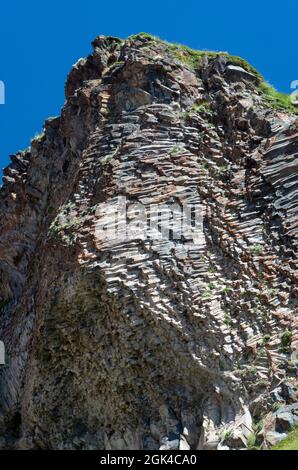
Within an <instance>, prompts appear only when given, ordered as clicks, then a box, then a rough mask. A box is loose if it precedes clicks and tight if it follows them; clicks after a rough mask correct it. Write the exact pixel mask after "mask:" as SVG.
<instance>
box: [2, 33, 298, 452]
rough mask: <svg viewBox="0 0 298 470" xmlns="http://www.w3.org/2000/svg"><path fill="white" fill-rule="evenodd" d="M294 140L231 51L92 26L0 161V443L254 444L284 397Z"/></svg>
mask: <svg viewBox="0 0 298 470" xmlns="http://www.w3.org/2000/svg"><path fill="white" fill-rule="evenodd" d="M297 154H298V120H297V118H296V117H295V115H294V114H291V113H288V112H286V111H282V110H274V109H271V108H270V107H269V106H268V104H266V102H265V100H264V97H263V95H262V92H261V91H260V78H259V77H258V75H256V74H254V73H253V71H252V70H251V68H249V69H247V70H246V69H245V67H244V68H243V67H240V66H239V63H236V62H235V59H234V61H233V59H232V58H231V57H229V56H228V55H227V54H225V53H218V54H209V53H197V54H195V53H192V54H191V53H190V52H189V51H187V50H184V49H183V48H179V47H178V46H172V45H169V44H167V43H164V42H162V41H160V40H157V39H154V38H151V37H150V36H148V35H138V36H135V37H131V38H128V39H127V40H126V41H121V40H118V39H116V38H110V37H98V38H96V39H95V41H94V42H93V53H92V55H90V56H89V57H88V58H86V59H80V60H79V61H78V62H77V64H76V65H74V67H73V69H72V70H71V72H70V75H69V77H68V79H67V83H66V103H65V105H64V107H63V109H62V113H61V116H60V117H57V118H51V119H49V120H48V121H46V123H45V130H44V133H43V134H42V135H41V136H39V137H38V138H36V139H35V140H33V141H32V143H31V147H30V148H29V149H27V150H25V151H24V152H20V153H18V154H17V155H15V156H13V157H12V163H11V165H10V166H9V167H8V168H6V169H5V171H4V184H3V186H2V188H1V195H0V211H1V222H0V300H1V303H0V307H1V315H0V340H2V341H3V343H4V344H5V352H6V365H5V366H0V367H1V370H0V374H1V375H0V380H1V388H0V404H1V414H0V435H1V438H0V441H1V442H0V443H1V446H2V447H3V448H7V449H10V448H13V449H118V450H121V449H220V448H245V447H246V446H248V445H249V441H250V436H251V434H252V433H253V432H254V423H255V422H256V421H257V420H259V419H260V418H262V417H263V416H265V415H266V414H267V413H268V412H269V411H270V410H274V407H275V405H274V401H275V402H276V401H277V402H278V401H280V402H281V403H285V404H286V403H287V400H288V398H286V397H285V395H283V396H279V395H278V393H277V392H274V390H275V389H276V388H277V387H278V386H279V385H280V384H281V383H282V384H283V383H287V384H288V385H287V386H288V388H289V389H290V390H292V392H293V393H294V395H295V390H294V389H292V385H291V383H295V381H296V379H295V377H296V374H297V367H296V362H295V361H296V348H297V342H298V328H297V327H298V323H297V270H296V267H297V234H298V231H297V220H298V218H297V214H298V182H297V170H298V157H297ZM181 220H182V222H181ZM180 222H181V223H180ZM293 390H294V391H293ZM292 392H291V393H292ZM281 393H282V392H281ZM293 393H292V395H291V401H292V402H295V400H296V397H295V396H293ZM277 395H278V397H277ZM260 435H262V433H261V434H260ZM262 439H265V440H264V445H266V436H265V435H264V432H263V437H262Z"/></svg>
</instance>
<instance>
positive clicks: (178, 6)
mask: <svg viewBox="0 0 298 470" xmlns="http://www.w3.org/2000/svg"><path fill="white" fill-rule="evenodd" d="M297 13H298V2H297V0H295V1H288V0H284V1H282V2H272V1H267V0H263V1H262V0H258V1H255V0H251V1H247V2H243V1H240V0H238V1H216V0H209V1H208V0H204V1H199V0H196V1H195V0H193V1H188V0H183V1H178V0H176V1H175V0H172V1H163V0H157V1H156V0H149V1H148V2H144V3H143V2H141V0H140V1H135V0H133V1H129V0H127V1H124V0H123V1H118V0H110V1H109V0H105V1H100V0H97V1H96V0H81V1H77V0H71V1H70V0H59V1H58V0H51V1H50V2H43V1H36V0H27V1H25V0H10V1H6V2H5V3H4V2H1V27H0V48H1V62H0V80H2V81H4V83H5V85H6V104H5V105H0V167H3V166H5V165H6V164H7V163H8V160H9V158H8V157H9V154H11V153H14V152H15V151H17V150H19V149H22V148H25V147H27V146H28V145H29V143H30V138H31V137H33V136H34V134H35V133H36V132H39V131H40V130H41V129H42V125H43V121H44V120H45V119H46V118H47V117H48V116H53V115H57V114H59V112H60V108H61V106H62V105H63V101H64V82H65V78H66V75H67V74H68V72H69V70H70V68H71V66H72V64H74V63H75V62H76V61H77V59H78V58H80V57H84V56H86V55H87V54H89V53H90V51H91V46H90V42H91V40H92V39H93V38H94V37H95V36H97V35H99V34H107V35H113V36H119V37H122V38H125V37H127V36H129V35H131V34H134V33H137V32H140V31H146V32H149V33H152V34H155V35H157V36H160V37H161V38H162V39H166V40H168V41H173V42H179V43H183V44H186V45H188V46H190V47H192V48H196V49H212V50H222V51H229V52H230V53H232V54H235V55H240V56H242V57H244V58H246V59H247V60H248V61H249V62H251V63H252V64H253V65H254V66H255V67H256V68H258V69H259V71H260V72H261V73H262V74H263V75H264V76H265V78H266V79H267V80H268V81H269V82H271V83H272V84H273V85H274V86H275V87H276V88H277V89H278V90H280V91H284V92H287V93H290V92H291V90H290V83H291V82H292V81H293V80H298V60H297V59H298V57H297V56H298V54H297V18H298V14H297Z"/></svg>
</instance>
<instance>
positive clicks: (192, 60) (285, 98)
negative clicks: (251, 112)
mask: <svg viewBox="0 0 298 470" xmlns="http://www.w3.org/2000/svg"><path fill="white" fill-rule="evenodd" d="M138 38H142V39H147V40H148V41H149V42H150V41H158V42H162V43H163V44H165V45H166V50H167V51H168V52H171V53H172V54H173V55H174V57H175V58H177V59H178V60H180V61H181V62H183V63H185V64H187V65H189V66H190V67H192V68H196V67H198V66H199V65H200V63H201V61H202V59H203V58H209V59H212V58H215V57H218V56H225V57H226V58H227V60H228V62H229V63H231V64H233V65H237V66H239V67H242V68H243V69H244V70H246V71H247V72H249V73H251V74H253V75H255V77H256V80H257V86H258V88H259V92H260V95H261V96H262V97H263V99H264V101H265V102H266V103H267V104H268V106H270V107H271V108H273V109H279V110H285V111H288V112H290V113H294V114H298V107H297V106H295V105H293V103H292V102H291V97H290V95H287V94H286V93H280V92H279V91H277V90H276V89H275V88H274V87H273V86H271V85H270V84H269V83H267V82H266V81H265V80H264V77H263V76H262V75H261V74H260V73H259V72H258V71H257V70H256V69H255V68H254V67H253V66H252V65H250V64H249V62H247V61H246V60H244V59H242V58H241V57H238V56H233V55H230V54H229V53H228V52H216V51H199V50H195V49H191V48H190V47H188V46H183V45H180V44H173V43H169V42H167V41H163V40H161V39H160V38H158V37H156V36H153V35H151V34H148V33H139V34H135V35H132V36H130V38H129V39H132V40H134V39H138Z"/></svg>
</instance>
